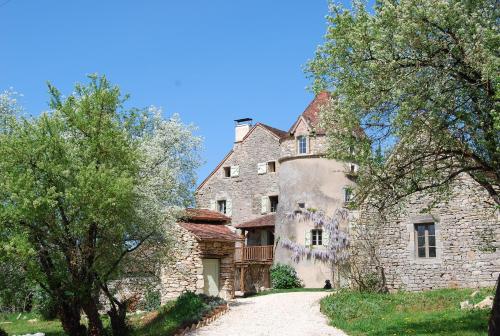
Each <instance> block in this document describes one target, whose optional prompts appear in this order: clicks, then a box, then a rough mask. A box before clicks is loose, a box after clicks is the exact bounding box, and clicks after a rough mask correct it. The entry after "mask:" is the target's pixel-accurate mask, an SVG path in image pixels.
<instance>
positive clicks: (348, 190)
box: [344, 188, 352, 203]
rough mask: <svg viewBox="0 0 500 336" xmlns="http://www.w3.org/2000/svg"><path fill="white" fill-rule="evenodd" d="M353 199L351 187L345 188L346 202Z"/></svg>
mask: <svg viewBox="0 0 500 336" xmlns="http://www.w3.org/2000/svg"><path fill="white" fill-rule="evenodd" d="M351 199H352V190H351V188H344V202H345V203H348V202H350V201H351Z"/></svg>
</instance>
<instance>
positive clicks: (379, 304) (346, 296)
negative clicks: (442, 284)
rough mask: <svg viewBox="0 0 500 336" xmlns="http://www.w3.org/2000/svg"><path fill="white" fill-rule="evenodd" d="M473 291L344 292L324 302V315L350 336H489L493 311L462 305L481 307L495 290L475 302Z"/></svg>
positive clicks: (482, 294)
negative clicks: (472, 296)
mask: <svg viewBox="0 0 500 336" xmlns="http://www.w3.org/2000/svg"><path fill="white" fill-rule="evenodd" d="M473 291H474V290H472V289H442V290H434V291H427V292H418V293H409V292H399V293H394V294H375V293H359V292H350V291H340V292H338V293H336V294H333V295H330V296H328V297H326V298H324V299H323V300H322V301H321V311H322V312H323V313H324V314H325V315H327V316H328V318H329V319H330V322H331V324H332V325H333V326H335V327H337V328H339V329H342V330H344V331H345V332H346V333H348V334H349V335H353V336H359V335H367V336H368V335H369V336H382V335H383V336H386V335H422V336H423V335H433V336H437V335H443V336H479V335H486V334H487V329H488V327H487V323H488V319H489V314H490V311H489V309H485V310H477V309H474V310H462V309H460V302H462V301H465V300H469V302H471V303H477V302H479V301H481V300H482V299H484V298H485V297H486V296H487V295H493V290H491V289H481V290H480V291H479V294H477V295H476V296H475V297H474V298H471V297H470V295H471V293H472V292H473Z"/></svg>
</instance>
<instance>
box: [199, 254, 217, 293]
mask: <svg viewBox="0 0 500 336" xmlns="http://www.w3.org/2000/svg"><path fill="white" fill-rule="evenodd" d="M219 277H220V267H219V259H203V281H204V286H203V292H204V293H205V294H207V295H212V296H219Z"/></svg>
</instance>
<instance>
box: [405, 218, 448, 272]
mask: <svg viewBox="0 0 500 336" xmlns="http://www.w3.org/2000/svg"><path fill="white" fill-rule="evenodd" d="M426 223H434V230H435V232H434V234H435V237H436V257H435V258H419V257H418V254H417V248H416V244H417V241H416V239H415V224H426ZM406 229H407V234H408V235H407V237H408V239H407V252H408V254H409V255H410V259H411V261H412V262H413V263H414V264H440V263H441V262H442V260H443V259H442V251H443V242H442V240H441V239H440V237H441V222H440V220H439V217H437V216H436V215H418V216H411V217H410V218H409V220H408V222H407V224H406Z"/></svg>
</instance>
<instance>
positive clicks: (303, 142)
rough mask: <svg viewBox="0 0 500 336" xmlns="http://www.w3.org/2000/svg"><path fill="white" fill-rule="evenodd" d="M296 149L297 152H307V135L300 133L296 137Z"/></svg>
mask: <svg viewBox="0 0 500 336" xmlns="http://www.w3.org/2000/svg"><path fill="white" fill-rule="evenodd" d="M297 149H298V152H299V154H307V137H306V136H304V135H301V136H299V137H298V138H297Z"/></svg>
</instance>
